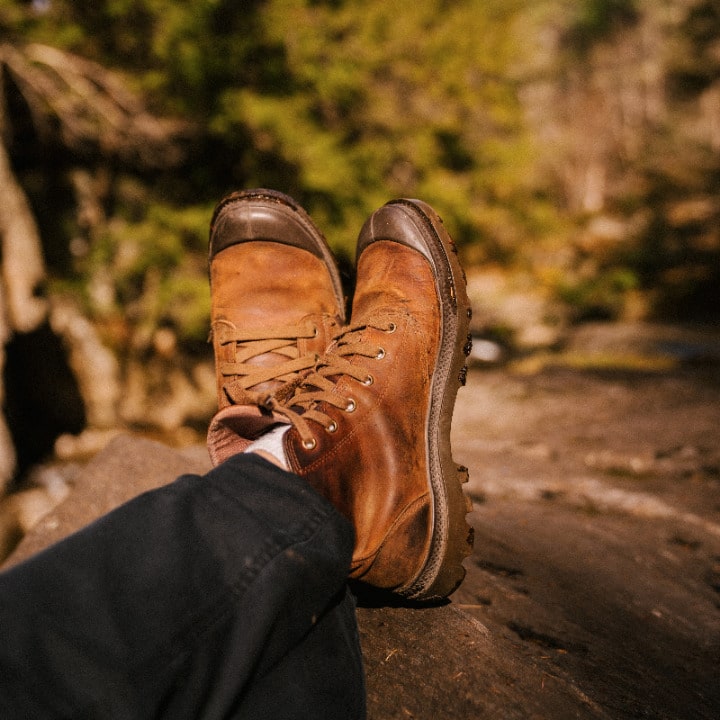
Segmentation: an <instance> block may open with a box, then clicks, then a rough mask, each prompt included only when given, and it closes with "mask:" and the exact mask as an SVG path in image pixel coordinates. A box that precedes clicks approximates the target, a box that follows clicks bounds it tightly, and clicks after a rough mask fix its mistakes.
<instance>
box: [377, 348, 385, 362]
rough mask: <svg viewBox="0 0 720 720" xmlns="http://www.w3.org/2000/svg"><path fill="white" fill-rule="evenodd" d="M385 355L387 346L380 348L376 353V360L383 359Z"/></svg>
mask: <svg viewBox="0 0 720 720" xmlns="http://www.w3.org/2000/svg"><path fill="white" fill-rule="evenodd" d="M384 357H385V348H378V351H377V354H376V355H375V359H376V360H382V359H383V358H384Z"/></svg>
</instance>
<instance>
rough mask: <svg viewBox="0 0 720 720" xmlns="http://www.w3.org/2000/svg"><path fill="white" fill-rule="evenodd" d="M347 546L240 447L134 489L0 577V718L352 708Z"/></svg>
mask: <svg viewBox="0 0 720 720" xmlns="http://www.w3.org/2000/svg"><path fill="white" fill-rule="evenodd" d="M119 481H121V479H119ZM352 543H353V538H352V528H351V527H350V525H349V523H348V522H347V521H346V520H345V519H344V518H342V517H341V516H340V515H339V514H338V513H337V512H336V511H335V510H334V508H332V506H331V505H330V504H329V503H327V502H326V501H325V500H324V499H323V498H321V497H320V496H319V495H317V494H316V493H315V492H314V491H313V490H312V489H311V488H310V487H308V486H307V485H306V484H305V483H304V482H303V481H302V480H300V479H299V478H298V477H296V476H295V475H292V474H290V473H286V472H284V471H282V470H280V469H279V468H276V467H275V466H273V465H271V464H270V463H267V462H266V461H264V460H262V459H261V458H259V457H257V456H255V455H238V456H235V457H232V458H230V459H229V460H228V461H226V462H225V463H223V464H222V465H220V466H218V467H217V468H215V469H214V470H212V471H211V472H210V473H208V474H207V475H206V476H204V477H199V476H195V475H186V476H183V477H181V478H179V479H178V480H176V481H175V482H174V483H172V484H171V485H168V486H166V487H164V488H161V489H159V490H155V491H152V492H149V493H146V494H144V495H141V496H140V497H138V498H135V499H134V500H132V501H131V502H129V503H127V504H126V505H123V506H122V507H120V508H118V509H117V510H115V511H113V512H111V513H110V514H108V515H106V516H105V517H103V518H101V519H100V520H98V521H97V522H95V523H93V524H92V525H90V526H88V527H87V528H85V529H84V530H82V531H80V532H79V533H76V534H74V535H72V536H70V537H69V538H67V539H65V540H64V541H62V542H61V543H58V544H57V545H55V546H53V547H51V548H49V549H48V550H46V551H44V552H43V553H40V554H39V555H37V556H35V557H34V558H32V559H30V560H29V561H27V562H25V563H23V564H21V565H19V566H16V567H14V568H11V569H10V570H8V571H6V572H5V573H2V574H0V628H1V629H2V630H1V632H2V641H1V642H0V673H1V675H0V716H2V717H7V718H14V717H18V718H20V717H33V718H56V717H57V718H62V717H72V718H104V719H105V718H128V720H130V719H132V720H138V719H139V718H155V717H167V718H173V720H177V719H181V718H193V719H196V718H208V719H209V718H235V717H251V716H253V713H254V716H255V717H260V716H261V715H262V716H264V717H273V718H305V717H307V718H310V717H313V718H315V717H333V718H336V717H340V718H342V717H362V716H363V714H364V687H363V675H362V665H361V657H360V650H359V644H358V638H357V627H356V625H355V615H354V605H353V602H352V599H351V598H350V596H349V595H348V594H347V591H346V588H345V579H346V576H347V570H348V567H349V563H350V557H351V553H352ZM3 703H5V709H3ZM263 703H266V704H268V705H269V706H270V705H271V706H272V710H271V711H270V713H269V714H265V713H264V712H263V711H262V708H263V707H264V705H263ZM251 711H252V712H251ZM248 713H251V714H248ZM258 713H260V714H258Z"/></svg>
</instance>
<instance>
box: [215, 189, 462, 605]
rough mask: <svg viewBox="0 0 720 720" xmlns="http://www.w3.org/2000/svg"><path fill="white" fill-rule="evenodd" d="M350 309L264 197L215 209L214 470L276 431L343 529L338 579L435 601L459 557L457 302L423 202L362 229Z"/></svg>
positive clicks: (296, 217) (273, 196) (277, 202)
mask: <svg viewBox="0 0 720 720" xmlns="http://www.w3.org/2000/svg"><path fill="white" fill-rule="evenodd" d="M356 257H357V259H356V263H357V281H356V287H355V293H354V298H353V302H352V312H351V314H350V318H349V320H348V321H346V319H345V298H344V294H343V289H342V286H341V281H340V275H339V272H338V269H337V267H336V264H335V262H334V259H333V257H332V254H331V252H330V249H329V248H328V246H327V243H326V241H325V239H324V237H323V235H322V233H321V232H320V231H319V230H318V229H317V228H316V226H315V225H314V224H313V222H312V220H311V219H310V217H309V216H308V215H307V214H306V213H305V211H304V210H303V209H302V208H301V207H299V206H298V205H297V203H295V201H294V200H292V199H291V198H289V197H287V196H286V195H283V194H282V193H279V192H276V191H272V190H262V189H261V190H250V191H243V192H238V193H234V194H232V195H230V196H228V197H227V198H225V199H224V200H222V201H221V202H220V203H219V205H218V206H217V208H216V209H215V213H214V215H213V218H212V222H211V229H210V287H211V297H212V338H213V346H214V352H215V361H216V372H217V387H218V405H219V411H218V413H217V414H216V416H215V417H214V418H213V420H212V422H211V425H210V428H209V431H208V448H209V450H210V456H211V458H212V460H213V462H214V463H215V464H218V463H220V462H222V461H223V460H224V459H226V458H228V457H230V456H231V455H234V454H235V453H238V452H243V451H244V450H246V449H247V448H248V446H249V445H250V444H251V443H252V442H253V441H254V440H255V439H256V438H258V437H260V436H261V435H263V434H264V433H266V432H267V431H268V430H270V429H271V428H274V427H277V426H278V425H287V426H289V429H288V430H287V431H286V432H285V433H284V435H283V436H282V443H283V450H284V453H285V457H286V460H287V464H288V466H289V469H290V470H291V471H293V472H294V473H296V474H297V475H299V476H300V477H302V478H304V479H305V480H306V481H307V482H308V483H309V484H310V485H311V486H312V487H314V488H315V489H316V490H317V491H318V492H319V493H320V494H321V495H323V496H324V497H326V498H327V499H328V500H329V501H330V502H331V503H332V504H333V505H334V506H335V507H336V508H337V509H338V510H339V511H340V512H341V513H342V514H344V515H345V516H346V517H347V518H348V519H349V520H350V521H351V522H352V524H353V526H354V528H355V535H356V541H355V550H354V554H353V558H352V564H351V567H350V577H351V578H356V579H359V580H361V581H364V582H366V583H368V584H370V585H373V586H375V587H379V588H383V589H386V590H391V591H393V592H397V593H400V594H401V595H404V596H406V597H408V598H413V599H420V600H428V599H435V598H442V597H445V596H447V595H448V594H450V593H451V592H452V591H453V590H454V589H455V588H456V587H457V586H458V585H459V584H460V582H461V581H462V579H463V576H464V573H465V571H464V568H463V567H462V561H463V559H464V558H465V557H466V556H467V555H468V554H469V552H470V550H471V548H472V530H471V529H470V528H469V527H468V525H467V523H466V519H465V516H466V514H467V512H468V511H469V509H470V507H471V505H470V502H469V500H468V499H466V497H465V496H464V494H463V492H462V483H463V482H466V481H467V470H466V469H465V468H462V467H460V466H457V465H456V464H455V463H454V461H453V459H452V455H451V449H450V424H451V420H452V414H453V408H454V404H455V397H456V394H457V391H458V388H459V387H460V385H461V384H463V383H464V378H465V360H466V356H467V354H468V353H469V351H470V342H469V335H468V326H469V322H470V312H471V311H470V304H469V301H468V298H467V293H466V289H465V277H464V273H463V271H462V269H461V267H460V264H459V262H458V259H457V253H456V251H455V247H454V244H453V242H452V240H451V238H450V236H449V235H448V233H447V232H446V230H445V229H444V227H443V225H442V221H441V220H440V218H439V217H438V216H437V214H436V213H435V212H434V211H433V209H432V208H431V207H430V206H429V205H427V204H426V203H423V202H421V201H419V200H396V201H393V202H390V203H388V204H387V205H385V206H384V207H382V208H380V209H379V210H377V211H376V212H375V213H373V215H372V216H371V217H370V218H369V219H368V221H367V222H366V223H365V225H364V227H363V228H362V231H361V232H360V235H359V239H358V245H357V255H356Z"/></svg>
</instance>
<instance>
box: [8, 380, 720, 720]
mask: <svg viewBox="0 0 720 720" xmlns="http://www.w3.org/2000/svg"><path fill="white" fill-rule="evenodd" d="M719 428H720V376H719V375H718V372H717V370H716V369H715V368H714V367H699V368H693V369H689V370H685V369H682V368H679V369H675V370H672V371H669V372H663V373H652V374H650V373H648V374H643V373H597V372H587V371H585V372H578V371H571V370H563V369H552V370H545V371H543V372H539V373H534V374H532V375H520V374H513V373H511V372H507V371H503V370H492V371H482V372H481V371H473V372H471V373H470V375H469V378H468V385H467V387H466V388H465V390H463V391H462V392H461V393H460V396H459V399H458V406H457V412H456V418H455V423H454V428H453V443H454V454H455V456H456V459H457V460H458V462H461V463H463V464H465V465H468V466H469V468H470V483H469V485H468V489H469V492H470V494H471V495H472V496H473V498H474V499H475V510H474V512H473V513H472V515H471V516H470V520H471V522H472V524H473V526H474V528H475V533H476V543H475V551H474V554H473V555H472V557H471V558H469V559H468V561H467V562H466V565H467V570H468V573H467V578H466V581H465V583H464V584H463V585H462V586H461V588H460V589H459V590H458V591H457V592H456V593H455V595H454V596H453V598H452V602H451V603H449V604H447V605H444V606H440V607H431V608H417V607H403V606H387V605H381V606H373V604H372V603H368V602H366V603H365V605H364V606H362V607H360V608H359V609H358V617H359V621H360V629H361V638H362V642H363V650H364V654H365V663H366V671H367V679H368V708H369V717H370V718H371V720H373V719H374V720H384V719H386V718H387V719H389V718H398V719H400V718H402V719H406V718H419V719H420V718H422V719H427V720H436V719H437V718H463V719H464V718H468V719H470V718H472V719H473V720H474V719H476V718H477V719H480V718H493V719H495V718H549V719H552V720H555V719H563V718H613V719H616V718H620V719H622V718H677V719H678V720H686V719H688V718H692V719H694V718H698V719H700V718H708V719H710V718H712V719H713V720H716V719H717V718H718V717H720V442H719V441H720V429H719ZM206 467H207V458H206V456H205V455H204V454H203V453H202V452H186V453H180V452H178V451H176V450H172V449H170V448H167V447H165V446H163V445H160V444H158V443H154V442H150V441H147V440H142V439H139V438H133V437H121V438H119V439H117V440H115V441H114V442H113V443H111V445H109V446H108V448H107V449H106V450H105V451H103V452H102V453H100V454H99V455H97V456H96V457H95V458H94V459H93V460H92V461H91V462H90V463H89V464H88V465H87V466H86V468H85V470H84V471H83V472H82V473H81V474H80V476H79V477H78V478H77V481H76V483H75V485H74V489H73V492H72V493H71V495H70V497H69V498H68V500H66V501H65V502H64V503H63V504H62V505H61V506H59V507H58V508H57V509H56V510H54V511H53V512H52V513H51V514H50V515H48V516H46V517H45V519H44V520H42V521H41V522H40V523H39V524H38V525H37V526H36V527H35V529H34V530H33V531H31V532H30V533H29V534H28V535H27V536H26V537H25V539H24V540H23V542H22V543H21V544H20V546H19V547H18V549H17V550H16V552H15V554H14V555H13V556H12V557H11V558H10V562H14V561H17V560H18V559H20V558H22V557H26V556H27V555H29V554H31V553H33V552H35V551H37V550H38V549H40V548H41V547H43V546H44V545H46V544H48V543H49V542H51V541H53V540H55V539H57V538H58V537H60V536H62V535H64V534H65V533H67V532H68V531H70V530H71V529H72V528H74V527H77V526H78V525H81V524H83V523H85V522H87V521H89V520H91V519H92V518H93V517H95V516H97V515H98V514H101V513H102V512H104V511H106V510H108V509H110V508H111V507H113V506H115V505H117V504H118V503H120V502H122V501H123V500H125V499H126V498H129V497H132V496H133V495H135V494H137V493H139V492H142V491H143V490H144V489H148V488H149V487H151V486H156V485H159V484H162V483H164V482H169V481H171V480H172V479H173V478H174V477H175V476H176V475H178V474H181V473H183V472H202V471H203V470H204V469H205V468H206Z"/></svg>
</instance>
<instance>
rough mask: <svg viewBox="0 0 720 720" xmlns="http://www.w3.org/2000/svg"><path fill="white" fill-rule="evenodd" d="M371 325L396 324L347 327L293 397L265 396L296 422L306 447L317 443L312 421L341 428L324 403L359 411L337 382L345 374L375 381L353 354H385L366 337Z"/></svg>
mask: <svg viewBox="0 0 720 720" xmlns="http://www.w3.org/2000/svg"><path fill="white" fill-rule="evenodd" d="M369 328H373V329H376V330H380V331H383V332H386V333H392V332H395V329H396V325H395V323H394V322H391V321H389V320H379V321H373V322H363V323H357V324H355V325H350V326H349V327H346V328H344V329H343V330H342V331H341V332H340V333H339V334H338V335H336V336H335V340H334V343H333V345H332V346H331V347H330V349H329V350H328V352H327V353H326V354H325V355H323V356H322V357H319V358H318V360H317V363H316V364H315V368H314V370H313V371H312V372H310V373H309V374H308V375H307V376H305V377H304V378H303V379H302V381H301V382H300V384H299V385H298V387H297V388H296V389H295V391H294V394H293V395H292V396H291V397H288V398H287V399H286V400H284V401H283V400H282V399H281V398H279V397H277V396H274V395H270V394H268V395H266V396H265V397H264V398H263V399H262V400H261V404H262V405H263V407H265V408H267V409H268V410H272V411H274V412H275V413H277V414H278V415H282V416H284V417H285V418H286V419H287V420H288V422H289V423H290V424H292V425H294V426H295V428H296V429H297V431H298V433H299V435H300V439H301V441H302V444H303V447H305V448H306V449H308V450H312V449H313V448H314V447H315V445H316V444H317V442H316V440H315V438H314V437H313V433H312V429H311V426H310V424H311V423H317V424H320V425H322V427H323V428H324V429H325V430H326V431H327V432H330V433H332V432H335V431H336V430H337V423H336V422H335V421H334V420H333V419H332V418H331V417H330V416H329V415H327V414H326V413H324V412H323V411H322V410H321V409H320V408H319V404H320V403H327V404H328V405H331V406H333V407H336V408H339V409H340V410H344V411H345V412H354V411H355V409H356V407H357V403H356V401H355V400H354V399H353V398H352V397H351V396H349V395H344V394H340V393H338V391H337V383H338V382H339V381H340V379H341V378H342V377H345V376H346V377H351V378H353V379H354V380H357V381H358V382H359V383H362V384H363V385H365V386H369V385H372V384H373V383H374V382H375V379H374V377H373V375H372V373H371V372H370V371H369V370H368V367H367V364H366V363H358V364H355V363H353V362H352V358H357V357H364V358H368V359H374V360H381V359H382V358H383V357H385V350H384V349H383V348H382V346H380V345H378V344H376V343H371V342H368V341H367V340H365V339H363V334H364V331H365V330H367V329H369Z"/></svg>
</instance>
